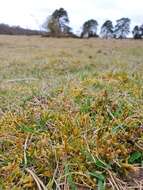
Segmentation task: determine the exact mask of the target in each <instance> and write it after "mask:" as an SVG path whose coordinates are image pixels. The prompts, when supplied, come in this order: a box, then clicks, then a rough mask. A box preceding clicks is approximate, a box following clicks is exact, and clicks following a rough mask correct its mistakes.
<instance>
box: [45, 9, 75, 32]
mask: <svg viewBox="0 0 143 190" xmlns="http://www.w3.org/2000/svg"><path fill="white" fill-rule="evenodd" d="M43 26H44V28H45V29H47V30H49V31H50V32H51V33H53V34H55V35H58V34H60V33H69V32H70V31H71V28H70V27H69V17H68V13H67V11H66V10H64V9H63V8H60V9H57V10H55V11H54V12H53V14H52V15H50V16H49V17H48V18H47V20H46V22H45V23H44V25H43Z"/></svg>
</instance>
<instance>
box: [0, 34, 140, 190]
mask: <svg viewBox="0 0 143 190" xmlns="http://www.w3.org/2000/svg"><path fill="white" fill-rule="evenodd" d="M23 189H24V190H37V189H38V190H52V189H53V190H56V189H57V190H60V189H61V190H90V189H92V190H95V189H98V190H104V189H105V190H106V189H107V190H112V189H115V190H128V189H132V190H135V189H140V190H141V189H143V41H141V40H140V41H139V40H115V39H113V40H101V39H70V38H69V39H66V38H59V39H56V38H55V39H54V38H42V37H37V36H33V37H26V36H4V35H1V36H0V190H23Z"/></svg>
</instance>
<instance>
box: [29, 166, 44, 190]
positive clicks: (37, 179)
mask: <svg viewBox="0 0 143 190" xmlns="http://www.w3.org/2000/svg"><path fill="white" fill-rule="evenodd" d="M25 170H26V171H27V172H29V173H30V174H31V176H32V177H33V179H34V180H35V182H36V184H37V186H38V189H39V190H47V188H46V186H45V185H44V184H43V182H42V181H41V180H40V179H39V177H38V176H37V175H36V174H35V173H34V172H33V171H32V170H30V169H29V168H26V169H25ZM41 187H42V188H41Z"/></svg>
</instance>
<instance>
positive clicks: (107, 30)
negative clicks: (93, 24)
mask: <svg viewBox="0 0 143 190" xmlns="http://www.w3.org/2000/svg"><path fill="white" fill-rule="evenodd" d="M113 32H114V31H113V24H112V21H110V20H107V21H105V22H104V24H103V25H102V27H101V31H100V35H101V37H102V38H105V39H108V38H113V36H114V34H113Z"/></svg>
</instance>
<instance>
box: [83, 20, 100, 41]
mask: <svg viewBox="0 0 143 190" xmlns="http://www.w3.org/2000/svg"><path fill="white" fill-rule="evenodd" d="M97 26H98V22H97V21H96V20H93V19H91V20H88V21H86V22H85V23H84V24H83V27H82V33H81V37H88V38H89V37H98V35H97Z"/></svg>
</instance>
